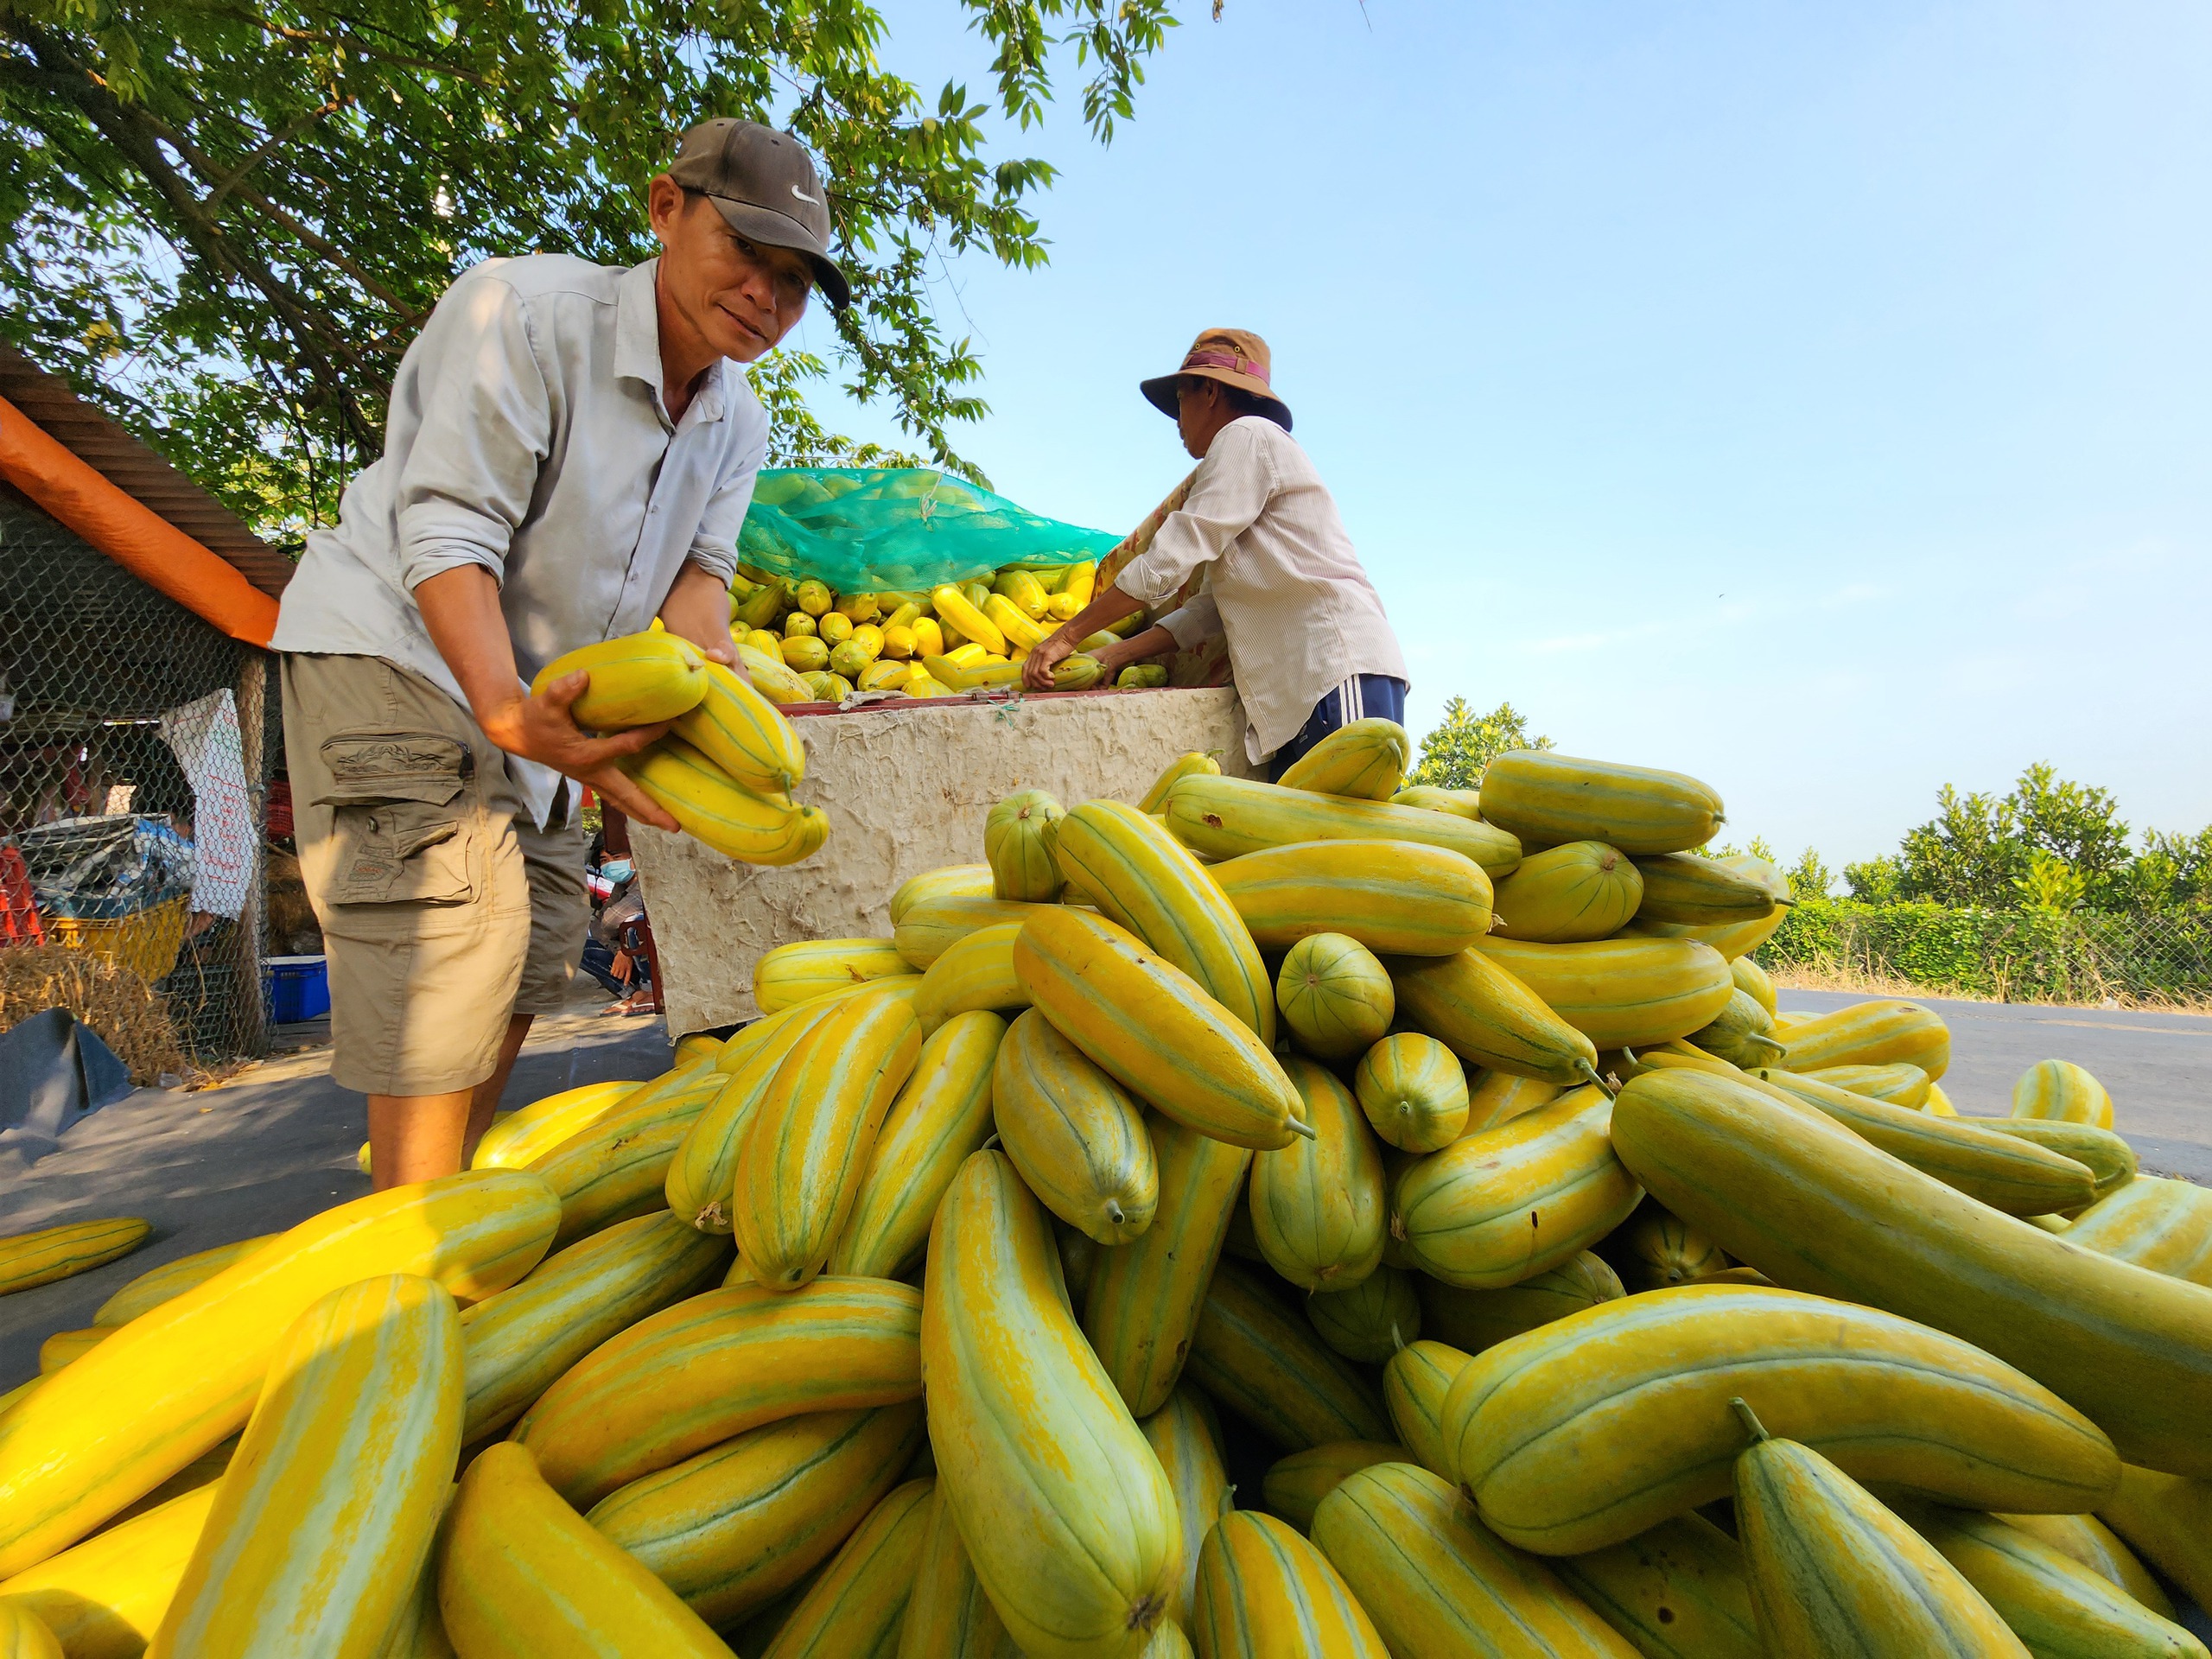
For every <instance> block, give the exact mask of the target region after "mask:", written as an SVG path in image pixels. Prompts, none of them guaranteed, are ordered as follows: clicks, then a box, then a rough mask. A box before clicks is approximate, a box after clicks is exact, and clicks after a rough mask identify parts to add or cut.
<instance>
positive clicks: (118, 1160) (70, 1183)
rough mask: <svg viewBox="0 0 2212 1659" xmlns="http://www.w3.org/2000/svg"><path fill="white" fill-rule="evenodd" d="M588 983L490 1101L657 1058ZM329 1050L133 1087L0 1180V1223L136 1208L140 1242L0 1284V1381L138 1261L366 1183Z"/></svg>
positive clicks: (160, 1257)
mask: <svg viewBox="0 0 2212 1659" xmlns="http://www.w3.org/2000/svg"><path fill="white" fill-rule="evenodd" d="M606 1000H607V999H606V998H605V996H604V995H601V994H599V993H598V992H597V991H596V989H592V990H590V991H588V992H580V994H579V996H578V998H577V1000H576V1001H575V1003H574V1004H573V1005H572V1006H573V1007H574V1008H575V1012H573V1013H569V1014H563V1015H561V1016H559V1017H558V1018H556V1019H552V1020H543V1021H541V1022H540V1024H541V1027H543V1029H542V1030H541V1031H540V1032H538V1033H534V1034H533V1036H532V1039H531V1042H530V1044H529V1045H528V1046H527V1047H526V1048H525V1049H524V1052H523V1056H522V1058H521V1059H519V1060H518V1061H517V1062H516V1065H515V1071H514V1077H513V1078H512V1080H511V1081H510V1083H509V1084H508V1085H507V1092H506V1097H505V1102H504V1104H505V1105H506V1106H508V1107H510V1108H512V1107H516V1106H522V1105H526V1104H528V1103H530V1102H531V1101H533V1100H539V1099H543V1097H544V1096H547V1095H550V1094H552V1093H554V1092H556V1090H562V1089H568V1088H572V1087H574V1086H575V1085H577V1084H586V1083H601V1082H607V1081H610V1080H612V1079H614V1078H617V1077H639V1078H644V1077H654V1076H657V1075H658V1074H659V1073H660V1072H661V1071H665V1070H666V1069H667V1067H668V1060H669V1049H668V1033H667V1031H666V1029H665V1028H664V1027H663V1025H662V1023H661V1022H660V1021H659V1020H611V1019H607V1018H603V1017H601V1016H600V1015H599V1014H597V1012H596V1009H597V1008H598V1007H603V1006H604V1005H605V1003H606ZM329 1064H330V1051H329V1050H328V1049H327V1048H317V1049H311V1050H308V1051H307V1052H303V1053H300V1054H296V1055H293V1056H290V1057H288V1058H283V1059H277V1060H272V1061H270V1062H269V1063H267V1064H265V1065H258V1066H256V1067H254V1068H253V1069H252V1070H251V1071H247V1072H246V1073H245V1074H244V1075H243V1076H242V1077H240V1078H239V1080H238V1081H237V1082H235V1083H232V1084H229V1085H227V1086H226V1087H223V1088H220V1089H210V1090H202V1091H201V1092H200V1093H198V1094H186V1093H185V1092H184V1091H183V1090H171V1089H141V1090H138V1092H137V1093H136V1094H134V1095H131V1096H128V1097H127V1098H125V1099H124V1100H121V1101H118V1102H117V1103H115V1104H114V1105H112V1106H110V1107H107V1108H105V1109H103V1110H101V1111H99V1112H95V1113H94V1114H93V1115H92V1116H91V1117H89V1118H86V1120H85V1122H83V1123H81V1124H79V1126H78V1127H77V1128H74V1129H73V1130H71V1131H70V1132H69V1134H68V1135H67V1137H66V1138H65V1139H64V1141H63V1142H62V1147H61V1150H60V1151H59V1152H56V1153H54V1154H52V1155H51V1156H49V1157H47V1158H43V1159H41V1160H39V1162H38V1163H37V1164H36V1165H35V1166H33V1168H32V1171H31V1173H30V1174H29V1175H28V1176H27V1177H25V1178H24V1179H22V1180H20V1181H17V1182H16V1183H15V1184H14V1185H12V1186H10V1187H9V1188H8V1189H7V1190H5V1191H0V1234H7V1233H19V1232H25V1231H29V1230H31V1229H32V1228H35V1227H44V1226H49V1225H52V1224H54V1223H56V1222H61V1221H73V1220H79V1219H83V1218H87V1217H93V1216H143V1217H146V1218H147V1219H148V1220H149V1221H151V1222H152V1223H153V1224H154V1227H155V1235H154V1238H153V1242H152V1243H149V1244H148V1245H146V1246H145V1247H144V1248H143V1249H139V1250H137V1251H136V1252H134V1253H133V1254H131V1255H127V1256H124V1258H123V1259H122V1260H121V1261H119V1262H110V1263H108V1265H107V1266H105V1267H104V1268H96V1269H94V1270H93V1271H92V1272H91V1273H85V1274H78V1275H77V1276H76V1277H75V1278H73V1279H64V1280H62V1281H60V1282H59V1283H58V1284H51V1285H41V1286H40V1287H37V1288H36V1289H35V1290H26V1291H20V1292H18V1293H17V1294H15V1295H13V1296H6V1297H0V1390H4V1389H10V1388H13V1387H14V1386H15V1385H16V1383H21V1382H22V1381H24V1380H25V1379H27V1378H29V1377H30V1376H35V1375H36V1374H37V1371H38V1345H39V1344H40V1343H41V1342H42V1341H44V1340H45V1339H46V1338H47V1337H48V1336H49V1335H51V1334H52V1333H53V1332H55V1331H64V1330H69V1329H72V1328H73V1327H75V1326H78V1325H89V1324H91V1323H92V1313H93V1312H94V1310H96V1309H97V1308H98V1307H99V1305H100V1304H101V1303H102V1302H104V1301H105V1300H107V1299H108V1297H109V1296H110V1295H111V1294H114V1292H115V1291H116V1290H117V1288H118V1287H120V1286H122V1285H123V1284H124V1283H126V1282H127V1281H130V1280H131V1279H134V1278H136V1277H137V1275H138V1274H142V1273H143V1272H145V1271H146V1270H147V1269H148V1268H156V1267H159V1266H160V1265H161V1264H162V1262H170V1261H174V1260H175V1259H176V1258H177V1257H178V1256H181V1255H192V1254H193V1253H194V1251H197V1250H207V1249H213V1248H214V1247H215V1246H216V1245H218V1244H227V1243H231V1242H232V1241H233V1240H235V1239H240V1238H250V1237H251V1236H253V1235H254V1234H256V1233H268V1232H275V1231H277V1230H279V1229H280V1228H285V1227H289V1226H292V1225H293V1224H296V1223H297V1222H301V1221H304V1220H305V1219H306V1218H307V1217H309V1216H311V1215H314V1214H315V1213H317V1212H318V1211H322V1210H325V1209H327V1208H328V1207H329V1206H330V1205H333V1204H335V1203H338V1202H340V1201H341V1200H343V1199H346V1198H359V1197H360V1196H361V1195H362V1194H364V1193H365V1192H368V1190H369V1178H368V1177H367V1176H365V1175H364V1174H362V1173H360V1172H359V1170H358V1169H356V1168H355V1167H354V1165H353V1158H354V1154H355V1153H356V1151H357V1150H358V1149H359V1147H360V1144H361V1142H362V1141H364V1140H365V1139H366V1138H367V1135H368V1123H367V1113H366V1107H365V1103H364V1102H363V1100H362V1097H361V1096H359V1095H356V1094H350V1093H348V1092H347V1091H346V1090H342V1089H340V1088H338V1087H337V1086H336V1085H335V1084H333V1083H332V1082H331V1081H330V1079H329V1077H328V1076H327V1070H328V1067H329Z"/></svg>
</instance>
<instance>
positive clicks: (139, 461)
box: [0, 340, 293, 598]
mask: <svg viewBox="0 0 2212 1659" xmlns="http://www.w3.org/2000/svg"><path fill="white" fill-rule="evenodd" d="M0 397H5V398H6V399H7V400H8V401H9V402H10V403H11V404H15V406H16V408H17V409H20V410H22V411H23V413H24V414H25V415H26V416H29V417H30V419H32V420H33V421H35V422H36V423H38V424H39V426H40V427H41V428H42V429H44V430H45V431H46V433H47V435H48V436H50V437H52V438H53V439H54V441H55V442H58V443H60V444H63V445H65V446H66V447H67V448H68V450H69V452H70V453H71V454H73V455H75V456H76V457H77V458H78V459H79V460H80V461H84V462H86V464H87V465H88V466H90V467H92V468H93V469H94V470H95V471H97V472H98V473H99V474H100V475H101V476H102V477H104V478H105V479H106V480H107V481H108V482H109V483H111V484H112V485H114V486H116V487H117V488H118V489H119V490H122V491H124V493H126V494H128V495H130V497H132V499H135V500H137V501H138V502H140V503H141V504H142V505H145V506H147V507H149V508H150V509H151V510H152V511H154V512H157V513H159V514H160V515H161V516H162V518H166V519H168V521H169V523H171V524H175V526H176V527H177V528H178V529H179V530H181V531H183V532H184V533H185V534H186V535H188V536H189V537H192V538H193V539H194V541H196V542H198V543H200V545H201V546H203V547H205V548H206V549H207V550H208V551H209V552H211V553H213V554H214V555H215V556H217V557H219V558H220V559H222V560H223V561H224V562H225V563H227V564H229V565H230V566H231V567H232V569H235V570H237V571H238V574H239V575H242V576H244V577H245V579H246V580H247V581H248V582H251V583H252V584H253V585H254V586H255V587H257V588H260V589H261V591H262V592H263V593H264V594H270V596H271V597H272V598H273V597H275V596H277V595H278V594H282V593H283V591H284V584H285V583H286V582H289V581H290V580H291V579H292V569H293V565H292V562H291V560H289V559H288V558H286V557H285V556H284V555H283V553H282V552H280V551H279V550H277V549H276V548H274V547H271V546H270V544H269V543H267V542H264V541H263V540H262V539H261V537H258V536H257V535H255V534H254V533H253V532H252V531H250V530H248V529H247V528H246V527H245V524H244V523H243V522H241V521H240V520H239V518H238V517H237V515H235V514H234V513H232V512H231V511H230V510H229V509H228V508H227V507H226V506H224V505H223V504H222V503H221V502H219V501H218V500H216V499H215V498H214V497H213V496H212V495H210V494H208V493H207V491H205V490H203V489H201V488H200V486H199V485H197V484H195V483H194V482H193V481H192V480H190V479H189V478H188V477H186V476H185V475H184V474H182V473H181V472H179V471H178V470H177V469H176V468H175V467H172V466H170V465H169V463H168V461H164V460H162V458H161V456H159V455H157V454H155V453H154V452H153V451H152V450H151V449H149V448H147V447H146V446H145V445H144V444H143V443H141V442H139V441H138V440H137V439H136V438H134V437H132V436H131V435H130V433H128V432H126V431H124V429H123V428H122V427H121V426H119V425H118V424H117V423H116V422H115V421H113V420H112V419H111V418H110V417H109V416H107V415H105V414H104V413H102V412H101V411H100V410H99V409H97V408H95V407H93V405H92V404H88V403H86V401H85V400H84V399H83V398H81V397H79V396H78V395H77V394H76V393H75V392H73V391H71V390H70V389H69V384H68V382H67V381H66V380H63V379H62V378H60V377H59V376H58V375H52V374H48V372H46V371H45V370H44V369H41V367H39V365H37V364H35V363H34V362H32V361H31V360H30V359H29V358H28V357H25V356H24V355H23V354H22V353H21V352H19V351H17V350H16V348H15V347H14V346H10V344H8V343H7V342H6V341H5V340H0Z"/></svg>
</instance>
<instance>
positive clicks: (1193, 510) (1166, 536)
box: [1114, 425, 1275, 605]
mask: <svg viewBox="0 0 2212 1659" xmlns="http://www.w3.org/2000/svg"><path fill="white" fill-rule="evenodd" d="M1274 488H1275V478H1274V467H1272V466H1270V465H1269V463H1268V457H1267V455H1266V454H1265V452H1264V451H1263V450H1262V448H1260V446H1259V444H1258V443H1256V442H1255V441H1254V439H1253V437H1252V435H1251V434H1250V433H1249V432H1247V431H1245V430H1243V429H1242V428H1241V427H1240V426H1236V425H1231V426H1228V427H1225V428H1224V429H1222V432H1221V435H1220V436H1218V437H1217V438H1216V439H1215V440H1214V443H1213V448H1211V449H1210V450H1209V451H1207V453H1206V458H1205V461H1202V462H1201V463H1200V464H1199V467H1198V472H1197V474H1196V475H1195V476H1193V477H1192V480H1191V493H1190V494H1189V495H1188V496H1186V497H1185V499H1184V501H1183V507H1182V511H1181V512H1172V513H1170V514H1168V516H1167V518H1166V522H1165V523H1163V524H1161V525H1160V530H1159V533H1158V534H1156V535H1155V536H1154V537H1153V538H1152V545H1151V546H1150V547H1148V548H1147V549H1145V550H1144V551H1143V552H1141V553H1140V554H1138V555H1137V556H1136V557H1135V558H1134V559H1131V560H1130V561H1129V562H1128V563H1127V564H1126V565H1124V566H1122V571H1121V574H1120V575H1116V577H1115V578H1114V585H1115V586H1116V588H1120V589H1121V590H1122V592H1123V593H1125V594H1128V596H1129V597H1130V598H1131V599H1135V600H1138V601H1142V602H1143V603H1144V604H1147V605H1157V604H1158V603H1160V601H1161V600H1163V599H1166V597H1167V596H1168V595H1169V594H1173V592H1174V591H1175V590H1176V589H1177V588H1180V587H1181V586H1182V585H1183V584H1184V583H1185V582H1188V581H1189V580H1190V579H1191V573H1192V571H1194V570H1196V569H1198V567H1199V566H1200V565H1203V564H1211V563H1212V562H1213V561H1214V560H1216V559H1217V558H1219V557H1220V556H1222V555H1223V554H1224V552H1226V551H1227V550H1228V548H1229V544H1230V543H1231V542H1233V541H1235V540H1236V538H1237V537H1239V536H1241V535H1243V533H1244V532H1245V531H1247V530H1249V529H1250V528H1251V526H1252V523H1253V521H1254V520H1255V519H1256V518H1258V517H1259V516H1260V515H1261V513H1262V512H1265V511H1266V510H1267V505H1268V497H1269V496H1270V495H1272V494H1273V493H1274Z"/></svg>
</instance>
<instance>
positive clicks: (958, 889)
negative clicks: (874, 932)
mask: <svg viewBox="0 0 2212 1659" xmlns="http://www.w3.org/2000/svg"><path fill="white" fill-rule="evenodd" d="M990 896H991V867H990V866H989V865H988V864H949V865H946V866H945V867H944V868H943V869H937V870H925V871H923V872H922V874H919V875H910V876H908V877H907V878H906V880H904V881H901V882H900V883H899V886H898V887H897V889H896V890H895V891H894V892H893V893H892V895H891V906H890V908H891V925H892V926H893V927H896V926H898V925H899V923H900V922H902V921H904V920H906V912H908V911H910V910H912V909H913V907H914V906H917V905H918V904H920V903H922V902H923V901H924V900H925V899H988V898H989V897H990Z"/></svg>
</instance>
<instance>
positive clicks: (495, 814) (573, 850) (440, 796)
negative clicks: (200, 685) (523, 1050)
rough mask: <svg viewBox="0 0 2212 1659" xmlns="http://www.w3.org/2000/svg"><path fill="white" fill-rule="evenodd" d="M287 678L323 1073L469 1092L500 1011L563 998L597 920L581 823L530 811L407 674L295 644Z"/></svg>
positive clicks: (288, 745) (499, 1033) (487, 1059)
mask: <svg viewBox="0 0 2212 1659" xmlns="http://www.w3.org/2000/svg"><path fill="white" fill-rule="evenodd" d="M283 677H284V678H283V685H284V753H285V760H286V766H287V769H288V770H289V773H290V775H291V780H292V816H293V824H294V833H295V835H296V838H297V841H298V844H299V852H300V874H301V876H302V880H304V881H305V882H306V884H307V890H308V901H309V902H310V903H311V904H312V905H313V906H315V918H316V919H317V920H318V921H320V922H321V924H322V935H323V944H324V950H325V951H326V952H327V957H328V960H329V967H330V1034H331V1046H332V1051H333V1052H332V1056H331V1065H330V1075H331V1078H332V1080H333V1081H334V1082H335V1083H336V1084H338V1085H339V1086H340V1088H345V1089H352V1090H358V1091H359V1092H360V1093H363V1094H372V1095H436V1094H446V1093H449V1092H451V1091H454V1090H461V1089H472V1088H474V1087H475V1085H476V1084H480V1083H481V1082H483V1081H484V1080H485V1079H486V1077H490V1076H491V1075H492V1073H493V1071H495V1070H496V1069H497V1068H498V1065H499V1043H500V1039H502V1038H503V1037H504V1036H505V1034H506V1029H507V1022H508V1019H509V1016H510V1015H512V1014H544V1013H548V1012H550V1011H551V1010H552V1009H555V1008H557V1007H559V1006H560V1004H561V1001H562V999H563V997H564V996H565V995H567V992H568V988H569V980H570V978H571V977H572V976H574V974H575V968H576V962H577V959H578V957H581V956H582V952H583V945H584V931H585V928H586V927H587V925H588V923H589V921H590V918H591V912H590V906H589V904H588V900H587V899H586V898H585V893H584V836H583V830H582V827H581V826H579V825H575V824H569V825H566V826H564V827H563V828H559V829H540V828H539V827H537V825H536V824H534V823H531V822H529V820H528V818H527V816H526V815H525V814H524V813H523V811H522V808H521V804H520V802H519V799H518V797H517V796H516V794H515V792H514V790H513V786H512V783H511V781H510V779H509V778H508V775H507V767H506V756H505V754H504V753H501V752H500V751H499V749H498V748H497V747H494V746H493V742H492V740H491V739H490V738H488V737H486V736H485V735H484V733H483V731H482V729H481V728H479V727H478V725H477V724H476V722H475V721H474V719H473V718H471V716H470V715H469V713H468V710H467V709H464V708H462V707H461V705H460V704H459V703H457V702H454V700H453V698H452V697H450V696H448V695H447V694H446V693H445V692H444V691H442V690H440V689H439V688H438V687H437V686H435V684H433V683H431V682H430V681H429V680H427V679H425V678H424V677H423V676H422V675H420V674H417V673H416V672H415V671H413V670H412V669H407V668H402V667H400V666H399V665H398V664H395V663H391V662H387V661H385V659H383V658H378V657H338V656H320V655H302V654H288V655H287V656H286V657H285V658H284V660H283ZM569 788H570V789H571V790H573V788H574V785H570V786H569ZM556 816H558V813H557V812H556Z"/></svg>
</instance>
